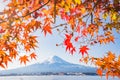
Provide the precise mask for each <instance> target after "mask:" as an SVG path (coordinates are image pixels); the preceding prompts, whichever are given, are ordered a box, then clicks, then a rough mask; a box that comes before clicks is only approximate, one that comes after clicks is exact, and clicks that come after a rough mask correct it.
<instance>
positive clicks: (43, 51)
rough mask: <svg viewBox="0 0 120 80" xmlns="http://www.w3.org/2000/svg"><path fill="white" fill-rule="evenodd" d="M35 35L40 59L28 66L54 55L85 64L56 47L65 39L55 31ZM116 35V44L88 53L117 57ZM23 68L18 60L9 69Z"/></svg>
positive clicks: (119, 40)
mask: <svg viewBox="0 0 120 80" xmlns="http://www.w3.org/2000/svg"><path fill="white" fill-rule="evenodd" d="M2 7H4V4H3V3H1V2H0V11H1V10H2V9H3V8H2ZM58 22H61V21H60V20H58ZM34 34H35V35H38V38H37V39H38V42H39V43H38V47H39V48H37V49H36V50H35V52H36V54H37V55H38V57H37V60H33V61H31V62H29V63H27V65H30V64H33V63H37V62H42V61H43V60H44V59H46V58H48V57H50V56H54V55H57V56H59V57H61V58H63V59H64V60H66V61H68V62H71V63H76V64H83V63H80V62H79V59H80V57H81V54H78V53H75V54H74V55H70V54H69V53H68V52H66V51H65V47H64V46H58V47H57V46H56V44H57V43H58V44H59V43H61V42H62V41H63V40H64V39H63V38H62V37H61V36H59V35H58V34H57V33H56V31H55V30H53V34H52V35H50V34H48V35H47V36H46V37H45V36H44V34H43V33H41V31H36V32H35V33H34ZM114 35H115V38H116V39H115V44H114V43H110V44H107V45H104V44H103V45H100V44H98V45H95V46H90V47H89V48H90V50H89V51H88V53H89V54H90V55H91V56H95V57H102V56H103V55H105V53H106V52H108V51H112V52H114V53H116V54H117V55H119V54H120V53H119V52H120V35H119V34H117V33H116V32H114ZM78 45H79V44H78ZM21 66H25V65H20V63H19V62H18V60H17V61H13V63H9V67H8V69H11V68H16V67H21Z"/></svg>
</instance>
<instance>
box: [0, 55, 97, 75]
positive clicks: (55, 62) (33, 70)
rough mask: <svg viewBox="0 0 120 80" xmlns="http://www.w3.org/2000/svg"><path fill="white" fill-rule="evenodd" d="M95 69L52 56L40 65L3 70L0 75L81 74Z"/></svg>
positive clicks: (93, 71) (92, 71)
mask: <svg viewBox="0 0 120 80" xmlns="http://www.w3.org/2000/svg"><path fill="white" fill-rule="evenodd" d="M95 71H96V69H95V68H93V67H86V66H83V65H78V64H72V63H69V62H67V61H65V60H63V59H61V58H60V57H58V56H53V57H50V58H48V59H46V60H45V61H43V62H42V63H36V64H32V65H29V66H26V67H21V68H16V69H11V70H3V71H1V72H0V75H10V74H37V73H45V72H52V73H58V72H81V73H95Z"/></svg>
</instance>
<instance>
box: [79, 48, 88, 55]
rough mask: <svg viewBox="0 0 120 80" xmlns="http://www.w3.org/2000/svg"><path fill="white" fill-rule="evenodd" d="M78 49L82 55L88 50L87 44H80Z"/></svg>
mask: <svg viewBox="0 0 120 80" xmlns="http://www.w3.org/2000/svg"><path fill="white" fill-rule="evenodd" d="M79 49H80V51H79V53H82V56H84V54H85V53H86V54H88V52H87V50H89V48H88V47H87V46H82V47H80V48H79Z"/></svg>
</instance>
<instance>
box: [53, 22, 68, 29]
mask: <svg viewBox="0 0 120 80" xmlns="http://www.w3.org/2000/svg"><path fill="white" fill-rule="evenodd" d="M64 25H67V23H63V24H60V25H57V26H55V27H52V29H55V28H58V27H60V26H64Z"/></svg>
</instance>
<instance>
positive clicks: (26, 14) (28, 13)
mask: <svg viewBox="0 0 120 80" xmlns="http://www.w3.org/2000/svg"><path fill="white" fill-rule="evenodd" d="M49 2H50V0H48V1H47V2H46V3H45V4H43V5H42V6H40V7H39V8H37V9H36V10H34V11H32V12H30V13H28V14H26V15H25V16H21V17H26V16H28V15H30V14H32V13H34V12H36V11H37V10H39V9H41V8H43V7H44V6H45V5H47V4H48V3H49Z"/></svg>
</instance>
